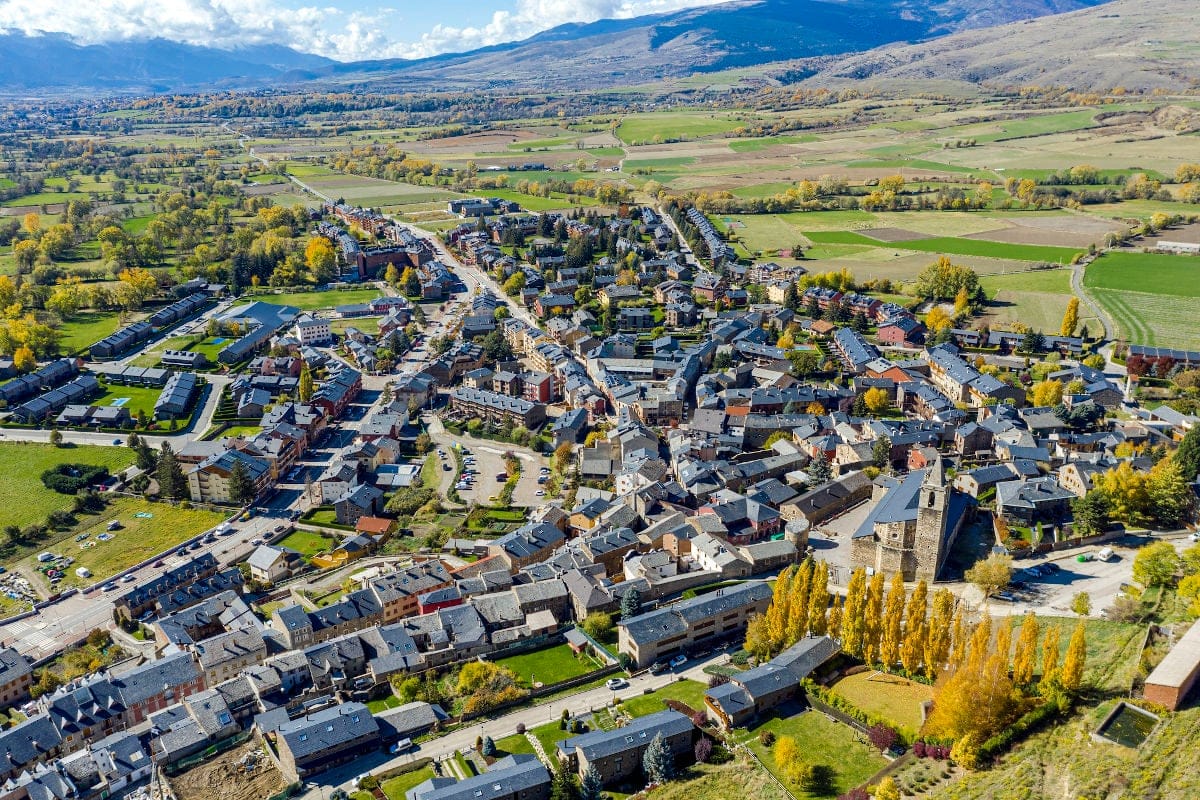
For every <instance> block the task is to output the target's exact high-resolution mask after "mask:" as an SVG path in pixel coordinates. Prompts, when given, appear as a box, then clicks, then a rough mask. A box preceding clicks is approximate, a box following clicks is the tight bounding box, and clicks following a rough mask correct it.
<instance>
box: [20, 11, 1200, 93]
mask: <svg viewBox="0 0 1200 800" xmlns="http://www.w3.org/2000/svg"><path fill="white" fill-rule="evenodd" d="M1163 1H1164V2H1165V5H1168V6H1174V5H1176V4H1178V5H1179V6H1181V7H1182V6H1186V5H1188V4H1189V2H1191V0H1163ZM1103 2H1104V0H990V1H989V2H981V0H734V1H733V2H727V3H721V4H718V5H713V6H704V7H700V8H692V9H688V10H685V11H678V12H673V13H668V14H660V15H653V16H643V17H635V18H632V19H624V20H601V21H598V22H593V23H588V24H570V25H563V26H559V27H557V28H553V29H551V30H548V31H544V32H542V33H540V34H537V35H535V36H533V37H531V38H529V39H526V40H523V41H520V42H513V43H507V44H503V45H496V46H493V47H488V48H483V49H479V50H473V51H470V52H467V53H456V54H444V55H440V56H435V57H432V58H427V59H420V60H379V61H361V62H351V63H340V62H335V61H331V60H329V59H326V58H323V57H321V56H315V55H310V54H305V53H300V52H297V51H295V50H291V49H289V48H286V47H282V46H258V47H247V48H242V49H237V50H220V49H216V48H211V47H197V46H192V45H186V44H180V43H176V42H170V41H166V40H162V39H155V40H148V41H125V42H116V43H111V44H101V45H88V46H83V45H78V44H74V43H72V42H71V41H70V40H68V39H67V38H65V37H63V36H61V35H43V36H25V35H21V34H7V35H3V36H0V86H3V87H5V88H6V89H7V90H8V92H9V93H10V94H11V93H20V92H27V91H35V90H39V89H59V90H70V89H75V90H95V89H98V90H102V91H110V92H168V91H180V90H197V89H214V88H218V89H219V88H255V87H263V86H299V85H303V84H307V83H312V82H315V83H317V84H327V85H328V84H346V83H350V84H357V85H360V86H369V87H372V88H380V89H384V88H387V89H410V90H412V89H446V90H453V89H486V88H501V89H512V90H520V89H547V90H562V89H580V88H603V87H606V86H615V85H631V84H638V83H645V82H650V81H654V80H657V79H661V78H669V77H679V76H685V75H689V74H692V73H694V72H697V71H712V70H718V69H725V68H730V67H746V66H755V65H760V64H766V63H771V62H779V61H789V60H791V61H794V60H797V59H809V60H812V59H819V61H818V62H814V63H818V64H819V65H820V66H821V67H823V69H822V70H821V72H820V77H821V79H822V80H825V81H829V82H837V81H844V80H848V79H857V78H859V77H867V76H870V77H880V78H883V77H896V78H906V77H921V76H922V75H929V74H938V75H942V74H943V73H947V72H950V71H953V70H958V71H959V72H965V73H967V74H974V73H972V71H971V65H970V64H966V65H964V64H962V63H961V62H962V61H963V58H961V57H960V56H961V55H962V50H963V49H964V48H968V47H981V48H983V49H984V50H988V46H985V44H986V43H988V42H992V41H993V40H992V39H991V38H990V32H991V31H993V30H1000V29H1001V28H995V27H994V26H1002V27H1003V26H1004V25H1005V24H1007V23H1013V22H1014V21H1029V20H1034V21H1035V23H1046V27H1044V28H1039V29H1038V30H1039V31H1040V33H1039V37H1041V38H1039V41H1042V40H1044V39H1046V38H1048V37H1049V36H1050V35H1051V34H1050V33H1047V32H1048V31H1052V30H1054V27H1055V20H1058V19H1061V18H1063V15H1064V14H1068V13H1069V12H1078V13H1082V14H1094V15H1097V16H1095V17H1092V18H1090V19H1107V17H1105V16H1104V15H1103V14H1101V13H1099V12H1102V11H1103V9H1104V8H1106V7H1107V6H1103V5H1102V3H1103ZM1116 2H1117V3H1118V4H1121V3H1126V2H1128V3H1132V2H1138V0H1116ZM1161 4H1163V3H1160V2H1158V0H1156V2H1155V3H1154V4H1145V3H1144V2H1139V6H1138V7H1140V9H1141V14H1142V15H1143V16H1144V17H1153V16H1155V13H1156V11H1155V10H1156V9H1157V8H1158V7H1159V6H1160V5H1161ZM1095 6H1099V8H1093V7H1095ZM1131 7H1132V6H1131ZM1126 13H1128V12H1122V14H1121V16H1119V17H1118V19H1122V20H1127V19H1128V17H1127V16H1125V14H1126ZM1051 15H1053V16H1051ZM1042 17H1044V18H1045V19H1042V20H1038V19H1037V18H1042ZM1028 24H1034V23H1028ZM1109 27H1120V25H1115V26H1109ZM938 37H941V38H938ZM914 43H921V44H914ZM905 45H907V47H905ZM1053 49H1054V48H1052V50H1053ZM1067 49H1068V48H1061V47H1060V48H1057V51H1058V52H1051V53H1049V54H1048V57H1054V56H1060V55H1061V54H1062V52H1063V51H1066V50H1067ZM933 53H938V54H939V55H938V56H936V57H935V56H933V55H932V54H933ZM983 55H986V54H982V55H981V57H983ZM993 55H995V54H993ZM842 56H845V57H846V58H837V57H842ZM1031 56H1032V53H1031V52H1030V51H1029V50H1028V49H1027V48H1025V47H1020V48H1012V52H1011V53H1009V54H1008V61H1005V62H1003V63H1001V64H1000V65H999V66H996V65H995V62H994V61H992V62H989V65H988V66H987V68H986V69H984V70H983V72H984V73H985V74H988V75H992V76H994V75H997V74H1000V73H1004V72H1011V73H1013V74H1014V75H1016V74H1020V72H1021V68H1020V67H1019V66H1014V65H1013V64H1014V62H1015V61H1020V60H1022V59H1023V61H1024V63H1025V64H1026V65H1028V64H1029V62H1030V61H1031V60H1032V59H1031ZM855 59H858V60H855ZM939 59H941V60H951V61H952V62H953V63H954V64H956V65H958V66H956V67H954V68H953V70H951V69H950V68H943V69H939V67H938V61H939ZM809 71H812V70H809ZM968 80H970V78H968Z"/></svg>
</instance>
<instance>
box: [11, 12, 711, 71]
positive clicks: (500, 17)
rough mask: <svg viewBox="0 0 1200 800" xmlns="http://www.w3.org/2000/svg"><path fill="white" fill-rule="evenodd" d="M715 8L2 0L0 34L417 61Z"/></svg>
mask: <svg viewBox="0 0 1200 800" xmlns="http://www.w3.org/2000/svg"><path fill="white" fill-rule="evenodd" d="M719 1H720V0H474V2H471V0H436V2H434V1H431V0H393V2H382V3H380V2H373V0H50V2H47V1H46V0H0V30H5V31H20V32H24V33H27V34H37V33H39V32H54V33H63V34H66V35H68V36H70V37H71V38H72V39H74V40H75V41H77V42H80V43H84V44H91V43H97V42H113V41H124V40H129V39H141V38H150V37H161V38H166V39H171V40H174V41H180V42H187V43H189V44H201V45H208V46H215V47H222V48H235V47H238V46H243V45H252V44H264V43H271V44H283V45H287V46H289V47H294V48H296V49H298V50H302V51H304V52H309V53H319V54H320V55H323V56H327V57H329V58H335V59H338V60H341V61H352V60H358V59H365V58H420V57H423V56H430V55H436V54H437V53H444V52H458V51H463V50H470V49H473V48H476V47H483V46H486V45H491V44H498V43H500V42H507V41H514V40H519V39H524V38H526V37H528V36H532V35H533V34H535V33H537V32H539V31H542V30H546V29H548V28H552V27H555V26H556V25H562V24H564V23H567V22H593V21H595V20H598V19H609V18H628V17H634V16H640V15H643V14H653V13H659V12H665V11H676V10H678V9H681V8H688V7H693V6H702V5H711V4H713V3H715V2H719Z"/></svg>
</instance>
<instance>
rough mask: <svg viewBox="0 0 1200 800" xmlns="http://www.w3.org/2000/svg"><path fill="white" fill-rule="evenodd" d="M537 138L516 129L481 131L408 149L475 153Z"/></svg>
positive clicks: (499, 148) (418, 143)
mask: <svg viewBox="0 0 1200 800" xmlns="http://www.w3.org/2000/svg"><path fill="white" fill-rule="evenodd" d="M539 138H542V137H541V136H540V135H539V134H538V133H536V132H535V131H530V130H525V129H523V128H517V129H515V130H510V131H481V132H480V133H469V134H467V135H466V136H449V137H446V138H443V139H426V140H424V141H421V142H412V143H411V144H409V145H408V148H409V149H410V150H412V151H414V152H427V151H430V150H437V151H439V152H447V151H450V152H461V153H477V152H485V151H487V150H490V149H493V148H495V149H498V150H503V149H504V148H506V147H507V146H508V145H510V144H515V143H516V142H525V141H529V140H531V139H539Z"/></svg>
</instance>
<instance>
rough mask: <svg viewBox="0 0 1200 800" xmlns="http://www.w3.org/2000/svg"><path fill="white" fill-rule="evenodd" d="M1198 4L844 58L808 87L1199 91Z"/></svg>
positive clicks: (1013, 27) (1045, 22) (1111, 8)
mask: <svg viewBox="0 0 1200 800" xmlns="http://www.w3.org/2000/svg"><path fill="white" fill-rule="evenodd" d="M1198 52H1200V16H1198V15H1197V8H1196V3H1195V0H1154V2H1153V3H1150V4H1147V3H1146V2H1144V0H1114V2H1111V3H1108V4H1106V5H1103V6H1100V7H1097V8H1091V9H1086V10H1082V11H1077V12H1074V13H1070V14H1063V15H1059V16H1053V17H1045V18H1042V19H1035V20H1028V21H1024V22H1017V23H1012V24H1008V25H1003V26H1000V27H995V28H988V29H985V30H976V31H969V32H965V33H957V34H954V35H951V36H946V37H943V38H940V39H936V40H934V41H931V42H925V43H923V44H919V45H905V46H890V47H883V48H880V49H877V50H873V51H870V52H867V53H859V54H856V55H850V56H846V57H844V58H840V59H836V60H834V61H833V62H832V63H831V64H829V65H827V66H825V67H823V68H822V69H821V70H820V72H818V74H817V75H816V76H814V77H813V78H810V79H809V80H808V81H806V83H809V84H812V85H824V86H831V85H839V84H844V83H846V82H849V81H868V82H889V81H906V82H911V81H922V82H928V81H959V82H966V83H974V84H987V85H990V86H1000V87H1002V86H1023V85H1035V84H1036V85H1042V86H1050V85H1060V86H1068V87H1071V88H1074V89H1080V90H1107V89H1111V88H1113V87H1117V86H1120V87H1124V88H1126V89H1157V88H1162V89H1183V88H1187V87H1189V86H1191V87H1194V86H1195V85H1196V84H1197V72H1196V63H1197V53H1198Z"/></svg>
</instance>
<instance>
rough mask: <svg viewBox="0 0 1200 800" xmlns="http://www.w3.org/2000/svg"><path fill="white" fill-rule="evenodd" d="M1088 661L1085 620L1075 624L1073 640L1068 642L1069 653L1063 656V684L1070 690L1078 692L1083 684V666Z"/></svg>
mask: <svg viewBox="0 0 1200 800" xmlns="http://www.w3.org/2000/svg"><path fill="white" fill-rule="evenodd" d="M1086 662H1087V633H1086V631H1085V629H1084V623H1083V620H1080V621H1079V623H1078V624H1077V625H1076V626H1075V632H1074V633H1072V634H1071V641H1070V642H1069V643H1068V644H1067V655H1066V657H1065V658H1063V665H1062V685H1063V688H1064V689H1066V690H1067V691H1068V692H1078V691H1079V687H1080V686H1082V685H1083V668H1084V665H1085V664H1086Z"/></svg>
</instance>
